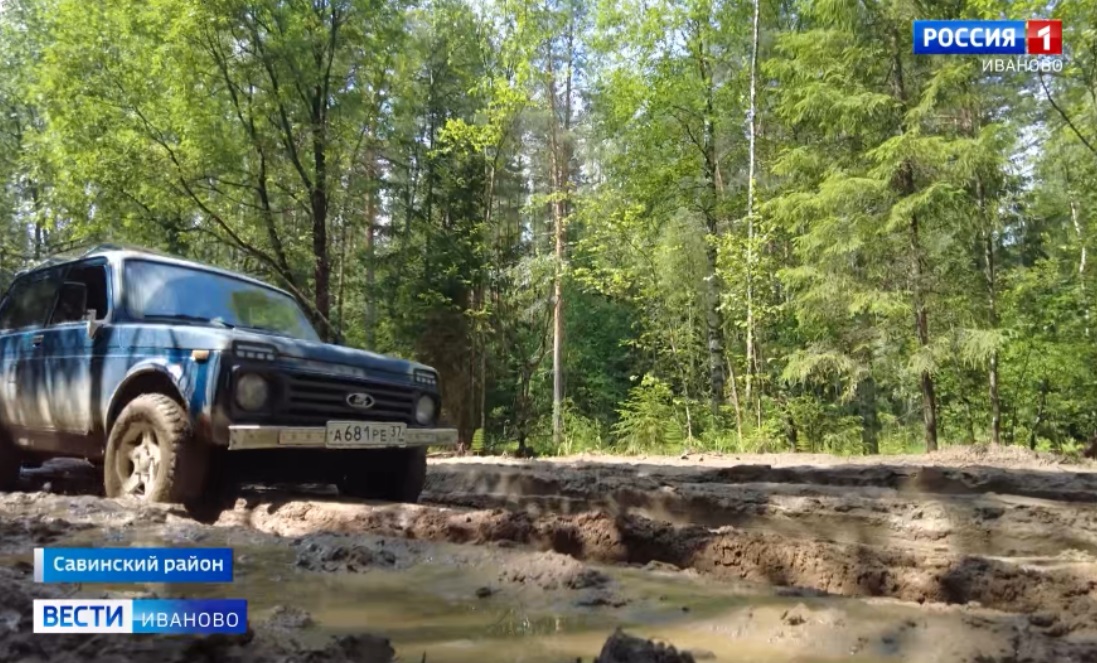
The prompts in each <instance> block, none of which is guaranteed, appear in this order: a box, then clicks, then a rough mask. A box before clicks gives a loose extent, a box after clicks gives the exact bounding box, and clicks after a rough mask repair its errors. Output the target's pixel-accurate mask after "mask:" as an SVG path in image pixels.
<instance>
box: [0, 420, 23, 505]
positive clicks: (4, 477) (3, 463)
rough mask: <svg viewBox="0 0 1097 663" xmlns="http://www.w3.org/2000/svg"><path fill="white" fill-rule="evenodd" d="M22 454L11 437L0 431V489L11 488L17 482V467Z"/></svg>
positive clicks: (20, 461)
mask: <svg viewBox="0 0 1097 663" xmlns="http://www.w3.org/2000/svg"><path fill="white" fill-rule="evenodd" d="M21 464H22V454H21V453H19V449H18V447H16V446H15V443H14V442H12V440H11V437H10V436H9V435H8V434H7V433H5V432H0V491H9V490H13V489H14V488H15V486H16V484H18V483H19V467H20V465H21Z"/></svg>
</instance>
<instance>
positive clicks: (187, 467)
mask: <svg viewBox="0 0 1097 663" xmlns="http://www.w3.org/2000/svg"><path fill="white" fill-rule="evenodd" d="M207 463H208V450H207V448H206V447H205V446H204V445H202V444H200V443H198V441H196V440H194V437H193V435H192V434H191V429H190V420H189V418H188V417H187V412H186V410H184V409H183V406H182V405H180V404H179V403H177V402H176V401H174V400H172V399H171V398H169V397H167V396H165V395H163V394H143V395H141V396H138V397H137V398H135V399H133V400H132V401H130V403H129V404H128V405H126V407H125V408H124V409H123V410H122V413H121V414H119V415H118V420H117V421H116V422H115V424H114V426H113V427H112V428H111V431H110V437H109V439H108V440H107V453H106V458H105V462H104V463H103V483H104V486H105V488H106V493H107V497H126V496H130V497H137V498H140V499H144V500H146V501H149V502H173V503H178V502H186V501H189V500H192V499H194V498H195V497H197V496H198V495H199V493H200V492H201V490H202V484H203V480H204V478H205V475H206V469H207Z"/></svg>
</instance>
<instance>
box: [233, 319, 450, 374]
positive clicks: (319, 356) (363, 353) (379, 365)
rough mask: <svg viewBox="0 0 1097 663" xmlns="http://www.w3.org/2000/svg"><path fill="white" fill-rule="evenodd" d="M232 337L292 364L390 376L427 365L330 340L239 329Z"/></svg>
mask: <svg viewBox="0 0 1097 663" xmlns="http://www.w3.org/2000/svg"><path fill="white" fill-rule="evenodd" d="M232 337H233V342H234V344H235V343H248V344H256V345H268V346H271V347H273V348H274V349H275V351H276V352H277V353H278V357H279V359H281V360H286V359H289V360H290V363H293V360H300V361H302V362H307V363H309V364H316V363H319V364H332V365H338V366H353V367H355V368H362V369H366V370H367V371H372V372H378V371H380V372H383V373H389V374H392V375H394V376H410V375H411V373H412V371H414V370H415V369H417V368H422V369H427V368H429V367H427V366H425V365H423V364H420V363H417V362H413V361H408V360H406V359H400V358H397V357H389V356H386V355H382V354H378V353H376V352H369V351H367V350H357V349H355V348H348V347H345V346H342V345H333V344H331V343H321V342H317V341H305V340H300V339H295V338H288V337H285V336H275V335H273V334H258V333H251V332H245V331H241V330H234V331H233V334H232Z"/></svg>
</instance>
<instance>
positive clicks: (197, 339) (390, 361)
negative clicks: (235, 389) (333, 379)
mask: <svg viewBox="0 0 1097 663" xmlns="http://www.w3.org/2000/svg"><path fill="white" fill-rule="evenodd" d="M106 333H107V334H108V335H109V336H110V343H111V344H112V345H116V346H119V347H123V348H128V349H130V350H131V351H132V349H133V348H165V347H172V348H177V349H180V350H221V351H231V350H232V348H233V347H234V346H235V345H237V344H238V343H246V344H250V345H256V346H266V347H267V348H273V349H274V351H275V352H276V353H277V354H278V357H279V361H281V362H283V363H286V364H289V365H291V366H293V365H296V366H304V367H307V368H309V369H310V370H317V371H325V370H330V371H331V372H333V373H338V372H340V371H339V370H338V369H339V367H349V368H352V369H354V371H353V373H358V372H359V371H363V372H365V373H367V374H371V373H372V374H377V373H382V374H386V375H387V376H390V377H393V378H398V379H400V380H409V379H411V376H412V373H413V372H414V371H415V369H426V370H431V369H430V367H429V366H425V365H423V364H420V363H418V362H414V361H408V360H406V359H400V358H397V357H390V356H386V355H382V354H377V353H376V352H368V351H366V350H356V349H354V348H348V347H344V346H341V345H332V344H330V343H322V342H318V341H305V340H301V339H296V338H290V337H287V336H278V335H275V334H264V333H259V332H251V331H246V330H242V329H225V328H223V327H213V326H205V325H181V324H163V325H160V324H156V325H149V324H144V325H118V326H115V327H113V328H111V329H108V330H107V332H106Z"/></svg>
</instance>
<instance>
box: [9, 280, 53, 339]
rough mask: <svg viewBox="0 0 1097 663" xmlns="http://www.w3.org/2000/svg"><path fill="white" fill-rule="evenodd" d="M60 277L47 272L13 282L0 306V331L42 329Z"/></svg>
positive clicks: (51, 305)
mask: <svg viewBox="0 0 1097 663" xmlns="http://www.w3.org/2000/svg"><path fill="white" fill-rule="evenodd" d="M61 273H62V272H61V270H60V269H50V270H46V271H42V272H35V273H33V274H27V275H26V276H23V277H21V278H19V279H18V280H16V281H15V283H14V284H12V287H11V290H10V291H9V292H8V296H7V297H6V298H5V299H4V302H3V304H2V305H0V330H13V329H24V328H27V327H40V326H42V325H44V324H45V323H46V319H47V318H48V317H49V314H50V310H51V309H52V308H53V302H54V300H55V299H56V298H57V291H58V289H59V288H60V286H61Z"/></svg>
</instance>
